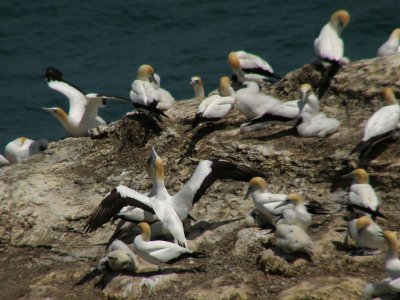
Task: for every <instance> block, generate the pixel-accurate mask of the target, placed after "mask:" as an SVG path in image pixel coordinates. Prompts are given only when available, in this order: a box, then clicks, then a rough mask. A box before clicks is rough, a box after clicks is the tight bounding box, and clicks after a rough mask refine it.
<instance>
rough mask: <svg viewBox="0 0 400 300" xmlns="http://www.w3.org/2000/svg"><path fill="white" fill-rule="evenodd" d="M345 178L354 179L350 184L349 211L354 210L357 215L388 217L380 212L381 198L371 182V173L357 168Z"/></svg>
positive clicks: (344, 176)
mask: <svg viewBox="0 0 400 300" xmlns="http://www.w3.org/2000/svg"><path fill="white" fill-rule="evenodd" d="M342 177H343V178H352V179H353V180H354V181H353V183H352V184H351V186H350V191H349V200H348V202H347V207H348V210H349V211H354V212H355V213H356V217H357V216H363V215H368V216H371V218H373V219H375V218H376V217H378V216H379V217H382V218H385V219H386V217H385V216H384V215H383V214H381V213H380V212H379V204H380V201H379V198H378V196H377V195H376V193H375V190H374V188H373V187H372V186H371V185H370V184H369V175H368V173H367V171H365V170H364V169H355V170H354V171H352V172H351V173H349V174H346V175H343V176H342Z"/></svg>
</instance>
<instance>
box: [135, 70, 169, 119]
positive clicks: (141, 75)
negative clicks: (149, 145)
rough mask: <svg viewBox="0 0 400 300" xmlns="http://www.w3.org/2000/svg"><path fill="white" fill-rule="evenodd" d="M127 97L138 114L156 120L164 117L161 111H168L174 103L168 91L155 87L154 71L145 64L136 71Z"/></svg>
mask: <svg viewBox="0 0 400 300" xmlns="http://www.w3.org/2000/svg"><path fill="white" fill-rule="evenodd" d="M129 96H130V98H131V101H132V103H133V105H135V107H136V108H137V109H138V110H139V111H140V112H144V113H146V114H152V115H153V116H154V117H156V118H157V119H161V117H160V116H161V115H162V116H166V115H165V114H164V113H163V111H165V110H168V109H169V108H170V107H171V106H172V104H173V102H174V101H175V99H174V98H173V97H172V96H171V94H170V93H169V92H168V91H166V90H164V89H162V88H160V87H159V86H158V85H157V81H156V79H155V77H154V69H153V67H152V66H150V65H147V64H145V65H141V66H140V67H139V69H138V70H137V77H136V80H134V81H133V82H132V86H131V91H130V93H129Z"/></svg>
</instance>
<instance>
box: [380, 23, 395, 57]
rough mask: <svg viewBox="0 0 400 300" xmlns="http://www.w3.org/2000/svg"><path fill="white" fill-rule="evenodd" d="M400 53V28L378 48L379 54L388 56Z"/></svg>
mask: <svg viewBox="0 0 400 300" xmlns="http://www.w3.org/2000/svg"><path fill="white" fill-rule="evenodd" d="M399 53H400V28H396V29H395V30H393V31H392V33H391V34H390V36H389V39H388V40H387V41H386V42H385V43H383V44H382V46H380V47H379V49H378V56H387V55H393V54H399Z"/></svg>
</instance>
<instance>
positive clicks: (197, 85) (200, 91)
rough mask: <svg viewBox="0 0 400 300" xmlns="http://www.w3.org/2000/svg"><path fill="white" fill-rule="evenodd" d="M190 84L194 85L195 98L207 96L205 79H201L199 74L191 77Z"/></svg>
mask: <svg viewBox="0 0 400 300" xmlns="http://www.w3.org/2000/svg"><path fill="white" fill-rule="evenodd" d="M190 85H191V86H193V90H194V98H195V99H204V98H205V93H204V86H203V80H201V78H200V77H199V76H193V77H192V78H190Z"/></svg>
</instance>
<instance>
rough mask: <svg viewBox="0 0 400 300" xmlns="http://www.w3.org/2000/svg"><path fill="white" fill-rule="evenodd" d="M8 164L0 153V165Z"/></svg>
mask: <svg viewBox="0 0 400 300" xmlns="http://www.w3.org/2000/svg"><path fill="white" fill-rule="evenodd" d="M9 164H10V162H9V161H8V159H7V158H5V157H4V156H3V155H0V166H6V165H9Z"/></svg>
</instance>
